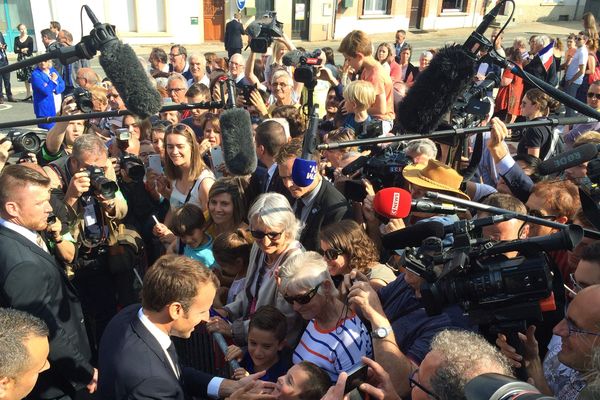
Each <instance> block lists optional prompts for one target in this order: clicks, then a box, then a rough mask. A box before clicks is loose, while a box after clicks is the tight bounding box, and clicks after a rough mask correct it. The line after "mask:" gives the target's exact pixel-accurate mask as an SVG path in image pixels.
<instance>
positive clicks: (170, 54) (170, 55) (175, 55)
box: [169, 53, 181, 58]
mask: <svg viewBox="0 0 600 400" xmlns="http://www.w3.org/2000/svg"><path fill="white" fill-rule="evenodd" d="M180 55H181V54H173V53H169V57H173V58H175V57H177V56H180Z"/></svg>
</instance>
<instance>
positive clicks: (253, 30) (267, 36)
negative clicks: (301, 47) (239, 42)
mask: <svg viewBox="0 0 600 400" xmlns="http://www.w3.org/2000/svg"><path fill="white" fill-rule="evenodd" d="M246 32H247V34H248V36H250V50H252V51H253V52H255V53H266V52H267V49H268V48H269V46H271V43H273V38H274V37H282V36H283V23H281V22H279V21H277V12H275V11H267V13H266V14H265V15H263V16H262V17H261V18H260V19H257V20H256V21H254V22H253V23H251V24H250V26H248V28H247V29H246Z"/></svg>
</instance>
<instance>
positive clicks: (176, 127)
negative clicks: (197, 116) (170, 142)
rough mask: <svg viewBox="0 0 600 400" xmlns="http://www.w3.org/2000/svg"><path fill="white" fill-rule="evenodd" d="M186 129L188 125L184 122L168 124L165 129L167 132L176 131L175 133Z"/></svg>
mask: <svg viewBox="0 0 600 400" xmlns="http://www.w3.org/2000/svg"><path fill="white" fill-rule="evenodd" d="M188 129H190V128H188V126H187V125H185V124H173V125H169V126H168V127H167V129H166V132H165V133H167V134H169V133H173V132H177V133H184V132H186V131H187V130H188Z"/></svg>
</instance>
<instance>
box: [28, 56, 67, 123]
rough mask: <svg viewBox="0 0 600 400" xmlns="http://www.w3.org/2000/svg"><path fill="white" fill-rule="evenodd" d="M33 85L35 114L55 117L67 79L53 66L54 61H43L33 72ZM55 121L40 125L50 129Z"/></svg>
mask: <svg viewBox="0 0 600 400" xmlns="http://www.w3.org/2000/svg"><path fill="white" fill-rule="evenodd" d="M31 86H32V87H33V111H34V112H35V116H36V117H38V118H40V117H54V116H55V115H56V110H57V107H59V108H60V103H61V97H60V94H61V93H62V92H63V91H64V90H65V81H64V80H63V79H62V78H61V77H60V75H59V74H58V71H57V70H56V69H54V68H53V67H52V61H42V62H41V63H39V64H38V66H37V67H36V68H35V69H34V70H33V72H32V73H31ZM53 126H54V122H51V123H44V124H39V125H38V127H40V128H43V129H50V128H52V127H53Z"/></svg>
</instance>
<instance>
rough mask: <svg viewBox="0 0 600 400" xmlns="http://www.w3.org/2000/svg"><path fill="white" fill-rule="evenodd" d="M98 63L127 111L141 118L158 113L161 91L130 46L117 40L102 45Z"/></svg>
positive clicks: (160, 103)
mask: <svg viewBox="0 0 600 400" xmlns="http://www.w3.org/2000/svg"><path fill="white" fill-rule="evenodd" d="M100 65H101V66H102V69H103V70H104V72H105V73H106V76H107V77H108V79H110V81H111V82H112V84H113V85H114V86H115V88H116V89H117V92H119V95H120V96H121V98H122V99H123V102H124V103H125V106H126V107H127V109H128V110H129V111H131V112H132V113H134V114H136V115H138V116H139V117H140V118H147V117H149V116H151V115H154V114H156V113H158V111H159V110H160V108H161V106H162V100H161V98H160V93H158V90H156V88H155V87H154V86H152V83H151V82H150V79H149V78H148V75H147V74H146V71H144V68H143V67H142V65H141V64H140V61H139V60H138V58H137V56H136V55H135V52H134V51H133V49H132V48H131V47H130V46H129V45H127V44H123V42H121V41H120V40H114V41H112V42H110V43H107V44H106V45H105V46H104V47H103V48H102V54H101V55H100Z"/></svg>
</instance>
